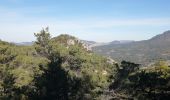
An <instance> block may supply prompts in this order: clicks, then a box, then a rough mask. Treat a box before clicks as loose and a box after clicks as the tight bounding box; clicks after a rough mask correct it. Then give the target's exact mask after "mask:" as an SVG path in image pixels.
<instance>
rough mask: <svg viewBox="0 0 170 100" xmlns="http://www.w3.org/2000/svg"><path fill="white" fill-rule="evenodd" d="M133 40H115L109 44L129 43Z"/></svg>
mask: <svg viewBox="0 0 170 100" xmlns="http://www.w3.org/2000/svg"><path fill="white" fill-rule="evenodd" d="M131 42H134V41H133V40H119V41H118V40H116V41H112V42H110V43H109V44H126V43H131Z"/></svg>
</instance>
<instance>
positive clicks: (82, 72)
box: [0, 28, 170, 100]
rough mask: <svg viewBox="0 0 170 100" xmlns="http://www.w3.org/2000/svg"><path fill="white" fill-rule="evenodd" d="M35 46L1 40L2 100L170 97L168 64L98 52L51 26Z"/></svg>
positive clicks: (161, 99) (146, 99)
mask: <svg viewBox="0 0 170 100" xmlns="http://www.w3.org/2000/svg"><path fill="white" fill-rule="evenodd" d="M35 37H36V38H37V41H35V43H34V45H33V46H16V45H14V44H11V43H7V42H4V41H0V99H1V100H135V99H137V100H164V99H165V100H166V99H167V98H169V97H170V91H169V90H170V84H169V83H170V67H169V66H168V64H167V63H166V62H164V61H158V63H155V64H153V65H152V66H150V67H147V66H146V67H144V68H141V67H139V66H140V65H139V64H135V63H132V62H127V61H122V62H121V63H120V64H118V63H116V62H115V61H114V60H112V59H110V58H106V57H102V56H99V55H96V54H94V53H93V52H92V51H90V50H89V48H88V47H87V45H85V44H84V43H82V42H81V41H80V40H79V39H77V38H75V37H73V36H69V35H66V34H64V35H60V36H58V37H54V38H52V37H51V36H50V33H49V31H48V28H47V29H43V30H41V31H40V32H39V33H35Z"/></svg>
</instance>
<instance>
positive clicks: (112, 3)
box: [0, 0, 170, 42]
mask: <svg viewBox="0 0 170 100" xmlns="http://www.w3.org/2000/svg"><path fill="white" fill-rule="evenodd" d="M169 4H170V0H0V39H2V40H5V41H10V42H23V41H24V42H25V41H33V40H35V38H34V34H33V33H34V32H39V31H40V30H41V29H42V27H46V26H49V28H50V32H51V34H52V36H57V35H59V34H71V35H74V36H76V37H78V38H80V39H85V40H94V41H98V42H108V41H112V40H143V39H149V38H151V37H152V36H154V35H157V34H160V33H162V32H164V31H166V30H170V6H169Z"/></svg>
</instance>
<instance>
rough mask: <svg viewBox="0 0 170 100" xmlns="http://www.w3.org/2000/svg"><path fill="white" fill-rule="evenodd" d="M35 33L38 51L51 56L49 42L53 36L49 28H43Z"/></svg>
mask: <svg viewBox="0 0 170 100" xmlns="http://www.w3.org/2000/svg"><path fill="white" fill-rule="evenodd" d="M34 35H35V37H36V38H37V41H36V42H35V44H36V46H35V49H36V51H37V53H39V54H40V55H43V56H45V57H47V58H49V57H50V53H51V46H50V44H49V43H50V39H51V36H50V33H49V28H48V27H47V28H45V29H44V28H43V29H42V30H41V31H40V32H39V33H34Z"/></svg>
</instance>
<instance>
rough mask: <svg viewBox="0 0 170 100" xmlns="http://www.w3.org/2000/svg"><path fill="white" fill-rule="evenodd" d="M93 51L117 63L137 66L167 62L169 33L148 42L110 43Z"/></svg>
mask: <svg viewBox="0 0 170 100" xmlns="http://www.w3.org/2000/svg"><path fill="white" fill-rule="evenodd" d="M93 51H94V52H96V53H98V54H101V55H104V56H110V57H112V58H113V59H116V60H118V61H121V60H126V61H132V62H135V63H139V64H143V63H144V64H149V63H150V62H153V61H155V60H160V59H165V60H169V59H170V31H166V32H164V33H163V34H159V35H157V36H155V37H153V38H151V39H149V40H143V41H130V42H125V43H124V42H123V43H119V41H116V42H112V43H109V44H108V45H103V46H97V47H93Z"/></svg>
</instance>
